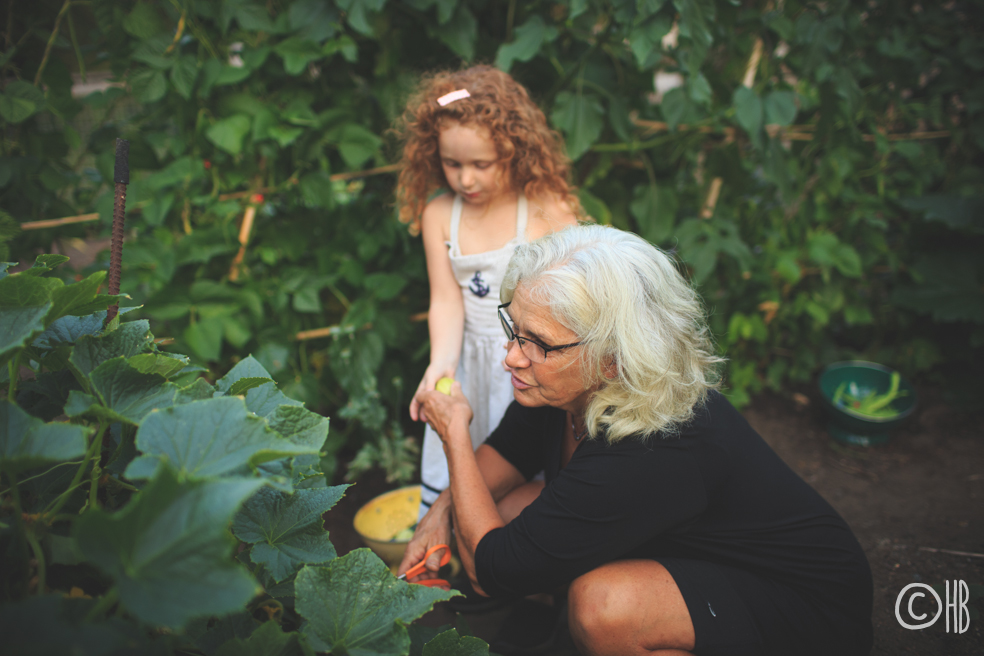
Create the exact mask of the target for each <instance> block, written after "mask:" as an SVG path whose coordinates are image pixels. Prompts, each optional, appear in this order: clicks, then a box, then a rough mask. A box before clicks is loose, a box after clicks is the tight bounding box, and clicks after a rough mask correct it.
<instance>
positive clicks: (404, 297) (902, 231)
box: [0, 0, 984, 480]
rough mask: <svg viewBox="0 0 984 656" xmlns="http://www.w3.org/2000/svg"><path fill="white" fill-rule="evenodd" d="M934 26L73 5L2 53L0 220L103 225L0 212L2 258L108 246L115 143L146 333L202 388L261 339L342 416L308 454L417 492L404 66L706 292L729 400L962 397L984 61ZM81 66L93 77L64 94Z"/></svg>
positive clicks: (295, 378)
mask: <svg viewBox="0 0 984 656" xmlns="http://www.w3.org/2000/svg"><path fill="white" fill-rule="evenodd" d="M922 9H924V11H919V12H915V11H910V8H905V7H902V6H901V5H899V4H898V3H895V2H892V1H891V0H875V1H874V2H871V3H868V4H867V5H866V6H864V7H861V6H859V5H857V3H851V2H848V1H847V0H836V1H835V2H815V1H812V0H791V1H789V2H784V3H773V5H768V6H766V5H763V4H761V3H758V4H756V3H752V4H749V3H737V2H734V1H732V0H646V1H636V0H604V1H603V0H577V1H573V2H559V3H539V2H510V3H493V2H479V1H476V0H410V1H406V2H393V1H387V0H369V1H361V0H358V1H357V0H329V1H326V2H323V1H320V0H286V1H284V2H277V3H272V4H271V3H267V4H263V3H260V2H253V1H245V0H243V1H240V0H236V1H233V0H223V1H220V2H212V1H206V0H182V2H171V1H169V0H141V1H140V2H129V3H125V4H124V5H119V4H118V3H112V2H109V1H108V0H94V2H92V3H89V4H75V3H72V5H71V7H70V8H69V9H68V10H67V13H66V15H65V17H64V20H63V21H62V22H61V23H59V25H60V27H59V28H58V30H59V31H58V32H57V34H56V35H54V36H55V38H54V39H53V41H52V55H50V56H49V57H47V60H46V63H45V64H44V66H43V67H42V63H41V62H42V60H43V59H45V58H44V50H45V49H44V44H43V43H40V42H39V43H35V41H40V40H37V39H28V40H26V41H25V42H24V43H23V44H19V45H16V47H13V48H11V49H10V50H9V51H7V52H5V53H4V54H3V55H2V59H0V66H2V67H3V72H4V74H5V79H8V80H11V82H9V83H8V84H7V85H6V87H5V88H4V90H3V92H2V96H0V120H2V121H3V127H4V129H5V135H7V136H6V140H5V141H4V144H3V150H2V152H0V206H2V207H3V208H4V210H5V211H6V212H8V213H9V215H10V216H11V217H12V220H13V221H15V222H16V223H20V222H26V221H30V220H35V219H47V218H57V217H59V216H73V215H79V214H85V213H89V212H97V213H99V215H100V221H99V222H97V223H88V224H73V225H68V226H62V227H60V228H57V232H54V230H55V229H49V230H36V231H35V230H31V231H28V230H25V231H18V230H17V228H16V226H10V227H9V229H8V228H7V227H4V226H5V224H4V223H3V222H2V221H0V242H2V243H0V246H4V245H5V246H8V247H9V248H10V249H12V250H13V252H15V253H25V252H30V251H31V249H46V248H48V246H49V245H50V243H51V241H52V239H54V238H58V239H61V240H63V241H64V240H68V239H72V238H76V237H79V238H93V239H94V238H96V237H98V236H100V235H105V233H106V231H107V226H108V222H109V217H110V213H111V208H112V191H113V190H112V181H111V174H112V165H113V153H112V148H113V144H114V140H115V138H116V137H117V136H123V137H126V138H128V139H130V142H131V170H132V172H133V173H132V176H131V180H132V182H131V184H130V186H129V188H128V202H127V208H128V213H127V214H128V216H127V226H128V229H129V230H131V231H132V232H131V235H132V237H131V238H129V239H128V242H127V246H126V248H125V250H124V275H123V283H122V284H123V290H124V292H125V293H127V294H129V295H130V296H131V298H132V299H133V301H134V303H136V304H140V305H142V308H141V309H140V310H138V311H137V312H138V313H139V314H137V315H134V316H137V317H139V318H144V319H148V320H150V321H151V322H152V325H153V329H154V332H155V334H157V335H159V336H162V337H167V338H171V339H173V340H174V343H175V348H176V349H178V350H180V351H182V352H184V353H187V354H189V356H190V357H191V359H192V361H193V362H194V363H195V364H196V365H199V366H204V367H208V368H209V369H210V371H211V372H212V374H213V375H214V376H216V377H219V376H221V375H222V374H223V373H225V372H226V371H228V370H229V369H230V368H231V367H232V366H233V365H234V364H235V363H236V362H237V361H238V360H239V359H240V358H241V357H242V354H244V353H248V352H252V353H253V354H254V355H255V356H256V358H257V359H258V360H259V361H260V362H262V363H263V364H264V366H265V367H267V369H268V370H269V374H270V378H271V379H272V380H274V381H275V382H276V383H278V385H279V386H280V388H281V389H282V390H283V391H284V392H285V393H287V394H288V395H289V396H291V397H292V398H298V399H302V400H304V401H305V402H306V403H308V404H309V405H310V407H317V408H318V409H319V410H322V411H323V412H324V413H326V414H331V415H332V416H333V417H335V418H336V423H335V428H336V430H335V431H333V442H332V444H331V445H330V447H328V448H327V449H326V450H327V451H328V452H329V456H327V457H326V458H325V459H324V460H325V466H328V467H330V466H331V461H332V460H333V455H332V454H333V453H334V452H335V451H337V449H338V448H340V447H341V445H343V444H347V445H348V446H350V447H351V448H353V449H354V450H357V451H359V452H360V455H361V457H360V458H359V459H358V460H357V463H358V467H357V470H360V471H361V470H364V469H366V468H369V467H372V466H375V465H384V466H385V468H386V470H387V475H388V476H390V477H391V478H393V479H394V480H395V479H397V478H406V477H407V476H410V475H412V473H413V466H412V463H413V460H414V459H415V454H414V451H413V448H412V446H413V444H414V442H413V441H412V440H411V441H410V442H407V441H406V439H407V438H406V436H407V435H411V436H419V434H420V432H421V427H420V426H419V424H418V425H416V426H414V425H412V424H411V423H410V422H409V420H408V419H407V418H406V413H405V407H406V405H407V402H408V400H409V395H410V391H411V390H412V389H414V385H415V383H416V381H417V380H419V378H420V375H421V373H422V371H423V368H424V367H425V365H426V358H427V348H428V345H427V337H428V336H427V330H426V325H425V324H424V322H422V321H411V320H410V319H411V317H419V315H420V314H421V313H422V312H424V311H425V310H426V308H427V306H428V302H427V292H428V288H427V282H426V270H425V266H424V260H423V251H422V248H420V246H419V242H416V241H414V240H412V239H410V238H409V237H408V235H407V234H406V233H405V231H404V229H403V227H402V226H400V225H399V224H398V223H397V222H396V221H395V219H394V213H393V205H394V198H393V194H392V190H393V186H394V179H393V177H392V173H393V171H392V170H388V169H384V171H383V172H381V173H380V172H377V173H374V174H373V175H368V172H370V171H376V169H377V167H385V166H386V165H387V164H389V163H391V162H394V161H396V159H397V157H398V151H399V144H397V143H395V142H394V141H393V139H392V135H391V133H389V132H388V130H389V128H390V127H391V126H392V125H393V121H394V120H395V118H396V117H397V116H398V115H399V114H400V112H401V110H402V108H403V106H404V103H405V100H406V98H407V96H408V94H409V92H410V90H411V88H412V86H413V83H414V81H415V80H416V79H417V78H418V76H419V75H420V74H421V73H422V72H424V71H428V70H433V69H435V68H448V67H451V68H453V67H455V66H457V65H458V64H459V63H473V62H477V61H486V62H494V63H495V64H496V65H497V66H499V67H500V68H502V69H503V70H508V71H509V72H510V73H511V74H512V75H513V76H514V77H516V78H517V79H518V80H519V81H520V82H522V83H523V84H524V85H525V86H526V87H527V88H528V89H529V90H530V95H531V97H532V98H534V99H535V100H536V102H538V103H539V104H540V106H541V107H542V109H543V110H544V112H545V114H546V116H547V117H548V118H549V120H550V123H551V125H552V127H553V128H555V129H556V130H558V131H559V133H560V134H561V136H562V137H563V139H564V142H565V145H566V148H567V152H568V154H569V155H570V156H571V158H572V160H573V162H574V167H573V182H574V183H575V184H576V185H577V186H578V188H579V193H580V198H581V202H582V205H583V207H584V208H585V210H586V211H587V213H589V214H590V215H591V216H593V217H594V218H595V219H596V220H598V221H601V222H605V223H611V224H614V225H616V226H618V227H620V228H623V229H627V230H632V231H635V232H637V233H639V234H640V235H643V236H644V237H645V238H647V239H649V240H650V241H652V242H653V243H655V244H658V245H659V246H661V247H663V248H664V249H666V250H671V251H673V252H674V254H675V255H676V256H677V258H678V259H679V260H680V262H681V266H682V267H684V268H685V269H686V271H687V273H688V274H689V275H690V276H691V277H692V278H693V279H694V280H695V281H696V282H697V284H698V286H699V289H700V291H701V293H702V296H703V298H704V299H705V302H706V304H707V306H708V310H709V315H710V317H711V322H712V329H713V332H714V334H715V337H716V341H717V344H718V345H719V348H720V350H721V351H722V353H723V354H724V355H726V356H727V357H728V364H727V369H726V371H725V372H724V375H725V388H726V391H727V392H728V393H729V394H730V395H731V398H732V399H733V400H734V401H735V402H737V403H739V404H740V403H743V402H747V400H748V399H749V398H750V395H751V394H753V393H755V392H756V391H758V390H761V389H763V388H771V389H774V390H778V391H784V390H786V389H787V388H788V387H789V385H790V384H791V383H792V384H796V383H804V382H806V381H808V380H810V378H811V377H812V376H813V375H814V374H815V373H816V372H817V371H818V369H819V368H821V367H822V366H823V365H824V364H826V363H827V362H830V361H832V360H838V359H848V358H863V359H870V360H877V361H880V362H883V363H885V364H886V365H891V366H893V367H894V368H896V369H899V370H900V371H902V372H903V373H904V374H906V375H907V376H909V377H911V376H913V375H916V374H919V373H923V374H925V375H926V376H927V377H929V378H930V379H935V380H936V381H937V382H943V383H953V386H954V387H955V388H966V387H967V383H968V382H969V383H971V384H972V387H971V389H976V388H975V387H973V385H975V384H977V383H974V381H973V379H971V380H970V381H967V380H965V379H962V378H960V377H954V376H953V375H952V373H953V372H954V371H960V370H961V369H964V368H965V367H961V366H960V364H961V363H965V362H966V360H967V358H968V357H969V358H970V359H971V360H973V361H974V362H975V363H976V362H979V361H980V359H981V358H982V357H984V353H982V347H984V328H982V322H981V308H982V307H984V301H982V293H981V291H980V290H981V281H982V280H984V277H982V276H984V272H982V270H981V264H980V263H981V262H982V261H984V258H981V257H980V253H981V252H982V250H984V242H982V233H981V231H980V225H979V221H978V220H977V219H975V217H979V216H980V211H979V205H980V198H982V197H984V192H982V187H984V177H982V175H984V174H982V169H981V166H980V153H981V149H982V147H984V128H982V125H984V119H982V116H984V96H982V93H981V91H980V90H979V89H978V88H977V86H979V85H977V86H975V85H973V84H967V81H968V80H976V79H977V78H978V77H979V76H980V71H981V70H982V68H984V45H982V44H984V39H982V38H981V37H982V34H981V33H980V32H981V28H980V26H981V25H984V16H982V14H981V12H982V9H981V7H979V6H978V5H977V4H975V3H969V4H967V3H965V4H959V3H958V5H949V4H945V3H944V4H943V5H939V4H937V5H933V6H928V7H922ZM15 13H16V14H17V15H16V16H14V17H13V19H12V20H14V25H13V28H12V30H11V33H24V34H28V33H35V32H32V30H38V29H43V30H48V31H49V32H50V31H51V30H52V29H53V28H54V22H53V21H52V19H51V16H49V15H48V14H49V13H50V12H49V11H47V8H46V6H44V5H42V4H38V3H35V4H33V5H31V4H29V5H25V6H24V7H22V8H21V10H20V11H18V12H15ZM73 21H74V22H73ZM83 21H84V24H85V25H86V28H87V29H85V30H83V29H81V28H80V27H79V25H80V24H82V23H83ZM71 25H75V27H74V28H71V29H70V27H71ZM73 75H74V76H75V77H74V78H73ZM82 77H86V78H87V79H88V78H91V79H92V80H99V81H101V86H100V87H99V88H100V90H98V91H94V92H91V93H89V94H88V95H85V96H83V97H76V96H73V94H72V89H73V84H75V82H74V81H73V80H76V79H81V78H82ZM35 78H38V79H39V82H38V84H36V85H35V84H32V83H31V80H34V79H35ZM75 88H76V89H78V86H77V85H76V87H75ZM934 135H935V136H934ZM256 193H261V194H262V195H263V200H262V201H254V194H256ZM250 205H253V206H255V209H256V212H255V216H254V227H253V230H252V231H251V234H250V236H249V240H248V245H247V247H246V248H245V250H244V256H243V258H242V261H241V263H235V264H234V262H238V260H236V257H237V254H238V251H239V247H240V244H239V231H240V226H241V224H242V221H243V217H244V214H245V213H246V211H247V208H248V207H249V206H250ZM0 254H2V253H0ZM85 273H89V271H86V272H85ZM37 312H39V310H30V309H22V310H21V311H20V314H21V316H20V319H19V321H21V322H22V324H23V325H29V324H30V323H31V322H32V321H36V316H34V314H36V313H37ZM32 313H33V314H32ZM752 317H755V319H753V318H752ZM753 323H754V325H755V328H754V330H753V329H751V328H748V326H751V325H752V324H753ZM738 324H741V325H742V326H745V328H743V329H741V330H738V329H734V330H733V329H732V326H734V325H738ZM312 330H318V331H320V332H319V333H317V334H319V335H320V336H319V337H316V338H313V339H295V338H296V337H297V336H298V335H304V334H306V333H308V331H312ZM10 338H11V339H13V340H14V341H15V342H16V341H17V339H18V338H17V335H11V336H10ZM2 347H3V343H0V348H2ZM968 348H969V352H968ZM978 383H979V381H978ZM85 393H86V394H90V395H91V391H86V392H85ZM81 400H83V401H84V400H85V399H84V398H83V399H81Z"/></svg>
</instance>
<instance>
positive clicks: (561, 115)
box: [550, 91, 605, 160]
mask: <svg viewBox="0 0 984 656" xmlns="http://www.w3.org/2000/svg"><path fill="white" fill-rule="evenodd" d="M604 117H605V108H604V107H603V106H602V104H601V101H600V100H599V99H598V97H597V96H595V95H593V94H590V93H574V92H571V91H561V92H560V93H558V94H557V99H556V101H555V103H554V109H553V112H551V114H550V120H551V121H552V122H553V124H554V126H556V127H558V128H560V129H561V130H563V131H564V134H566V135H567V154H568V155H569V156H570V158H571V159H572V160H576V159H578V158H579V157H580V156H581V155H583V154H584V153H585V152H587V150H588V149H589V148H590V147H591V145H592V144H593V143H594V142H595V141H597V140H598V137H599V136H600V135H601V130H602V128H603V127H604Z"/></svg>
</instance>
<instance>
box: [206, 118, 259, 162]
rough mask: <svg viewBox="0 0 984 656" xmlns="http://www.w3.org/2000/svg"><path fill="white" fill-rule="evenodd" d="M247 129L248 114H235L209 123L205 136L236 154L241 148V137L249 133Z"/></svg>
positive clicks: (248, 126)
mask: <svg viewBox="0 0 984 656" xmlns="http://www.w3.org/2000/svg"><path fill="white" fill-rule="evenodd" d="M249 129H250V119H249V116H246V115H244V114H236V115H235V116H230V117H229V118H224V119H221V120H219V121H216V122H215V123H213V124H212V125H210V126H209V127H208V129H207V130H205V136H206V137H207V138H208V140H209V141H211V142H212V143H214V144H215V145H216V146H218V147H219V148H221V149H222V150H224V151H226V152H227V153H229V154H231V155H238V154H239V153H240V151H242V149H243V139H244V138H245V137H246V135H247V134H249Z"/></svg>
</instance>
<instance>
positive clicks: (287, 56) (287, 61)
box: [273, 36, 324, 75]
mask: <svg viewBox="0 0 984 656" xmlns="http://www.w3.org/2000/svg"><path fill="white" fill-rule="evenodd" d="M273 51H274V52H275V53H277V54H278V55H280V57H281V58H283V60H284V71H286V72H287V74H288V75H300V74H301V73H302V72H304V69H306V68H307V65H308V64H309V63H311V62H313V61H317V60H318V59H321V58H322V57H324V55H323V54H321V47H320V46H319V45H318V44H317V43H315V42H314V41H311V40H310V39H305V38H303V37H297V36H292V37H289V38H287V39H284V40H283V41H281V42H280V43H278V44H277V45H276V46H274V48H273Z"/></svg>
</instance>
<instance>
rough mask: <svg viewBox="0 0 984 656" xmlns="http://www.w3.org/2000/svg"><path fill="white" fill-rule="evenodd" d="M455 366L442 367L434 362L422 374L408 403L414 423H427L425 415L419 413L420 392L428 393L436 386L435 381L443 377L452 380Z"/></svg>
mask: <svg viewBox="0 0 984 656" xmlns="http://www.w3.org/2000/svg"><path fill="white" fill-rule="evenodd" d="M456 367H457V365H456V364H449V365H442V364H438V363H436V362H432V363H431V364H430V366H429V367H427V371H425V372H424V377H423V378H421V379H420V384H419V385H417V391H416V392H415V393H414V395H413V399H412V400H411V401H410V418H411V419H413V420H414V421H427V415H425V414H423V413H422V412H421V406H420V400H419V398H418V397H419V396H420V393H421V392H430V391H432V390H433V389H434V387H435V386H436V385H437V381H439V380H441V379H442V378H444V377H445V376H447V377H448V378H454V373H455V371H454V370H455V369H456Z"/></svg>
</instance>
